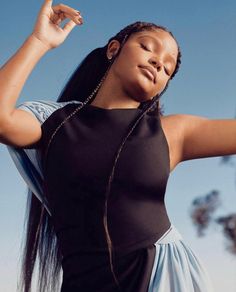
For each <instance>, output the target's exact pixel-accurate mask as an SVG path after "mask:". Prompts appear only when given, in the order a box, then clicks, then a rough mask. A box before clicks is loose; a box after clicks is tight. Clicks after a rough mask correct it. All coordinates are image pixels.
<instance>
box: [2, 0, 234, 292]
mask: <svg viewBox="0 0 236 292" xmlns="http://www.w3.org/2000/svg"><path fill="white" fill-rule="evenodd" d="M66 18H68V19H69V21H68V23H67V24H65V26H64V27H63V28H61V27H60V26H59V25H60V23H61V21H63V20H64V19H66ZM82 23H83V19H82V17H81V14H80V12H79V11H76V10H75V9H73V8H71V7H69V6H67V5H64V4H59V5H55V6H52V1H51V0H45V2H44V4H43V5H42V8H41V10H40V12H39V15H38V18H37V22H36V24H35V27H34V29H33V31H32V33H31V34H30V36H29V37H28V38H27V40H26V41H25V42H24V44H23V45H22V47H21V48H20V49H19V50H18V51H17V53H16V54H15V55H14V56H12V58H11V59H10V60H9V61H8V62H7V63H6V64H5V65H4V66H3V67H2V68H1V70H0V88H1V91H0V142H1V143H3V144H5V145H7V148H8V150H9V152H10V154H11V157H12V158H13V160H14V162H15V164H16V166H17V168H18V170H19V172H20V174H21V175H22V177H23V178H24V180H25V181H26V183H27V185H28V187H29V201H28V202H29V206H28V229H27V235H26V242H25V251H24V257H23V269H22V283H21V287H20V289H21V290H20V291H24V292H26V291H27V292H28V291H30V286H31V279H32V274H33V271H34V267H35V263H36V259H37V256H38V259H39V289H38V290H39V291H61V292H77V291H82V292H90V291H93V292H94V291H96V292H115V291H124V292H157V291H158V292H211V291H213V287H212V283H211V280H210V279H209V276H208V272H207V271H206V270H205V268H204V265H203V263H202V262H201V260H200V259H199V258H198V257H197V256H196V255H195V253H194V252H193V251H192V250H191V248H190V247H189V246H188V245H187V244H186V243H185V242H184V239H183V238H182V236H181V234H180V233H179V232H178V230H177V229H176V228H175V226H174V225H173V224H172V223H171V222H170V220H169V218H168V215H167V211H166V208H165V202H164V196H165V190H166V185H167V182H168V177H169V174H170V172H171V171H172V170H173V169H174V168H175V166H176V165H177V164H178V163H180V162H183V161H185V160H189V159H196V158H200V157H201V158H202V157H211V156H221V155H228V154H236V121H235V120H209V119H207V118H203V117H199V116H192V115H183V114H173V115H168V116H164V115H163V113H162V112H161V109H160V103H159V102H160V97H161V95H162V94H163V93H164V92H165V90H166V89H167V87H168V84H169V82H170V80H171V79H172V78H173V77H174V76H175V74H176V73H177V71H178V69H179V65H180V63H181V52H180V49H179V45H178V43H177V41H176V39H175V38H174V36H173V35H172V33H171V32H169V31H168V30H167V29H166V28H164V27H162V26H158V25H156V24H153V23H147V22H135V23H133V24H130V25H129V26H127V27H125V28H124V29H122V30H121V31H120V32H118V33H117V34H116V35H115V36H114V37H112V38H111V39H110V40H109V41H108V42H107V44H106V45H105V46H104V47H101V48H97V49H95V50H93V51H92V52H91V53H90V54H88V56H87V57H86V58H85V59H84V60H83V61H82V62H81V64H79V66H78V67H77V69H76V70H75V72H74V73H73V74H72V76H71V78H70V79H69V81H68V82H67V84H66V86H65V87H64V89H63V90H62V93H61V94H60V96H59V98H58V100H57V101H48V100H38V101H27V102H24V103H22V104H20V105H19V106H18V107H16V101H17V99H18V96H19V94H20V92H21V89H22V87H23V85H24V83H25V81H26V80H27V77H28V76H29V74H30V72H31V71H32V69H33V68H34V66H35V65H36V64H37V62H38V61H39V60H40V58H41V57H42V56H43V55H44V54H45V53H46V52H48V51H49V50H52V49H53V48H56V47H58V46H59V45H60V44H61V43H63V41H64V40H65V39H66V37H67V36H68V34H69V33H70V32H71V31H72V29H73V27H74V26H75V25H76V24H78V25H80V24H82ZM61 268H62V269H61ZM61 271H63V274H62V276H63V277H62V283H60V279H59V276H60V272H61Z"/></svg>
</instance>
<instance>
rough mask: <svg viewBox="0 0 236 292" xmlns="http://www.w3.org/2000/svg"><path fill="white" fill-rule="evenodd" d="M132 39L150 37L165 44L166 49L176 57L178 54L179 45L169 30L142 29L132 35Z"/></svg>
mask: <svg viewBox="0 0 236 292" xmlns="http://www.w3.org/2000/svg"><path fill="white" fill-rule="evenodd" d="M132 39H135V40H139V39H149V40H152V41H154V42H158V43H159V44H161V45H162V46H163V48H164V49H165V50H167V51H168V53H170V54H171V55H172V56H173V57H175V59H176V58H177V55H178V45H177V43H176V41H175V39H174V38H173V37H172V36H171V35H170V33H169V32H167V31H164V30H163V29H156V30H155V31H148V30H145V31H140V32H137V33H134V34H133V35H132Z"/></svg>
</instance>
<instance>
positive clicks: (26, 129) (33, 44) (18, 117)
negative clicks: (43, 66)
mask: <svg viewBox="0 0 236 292" xmlns="http://www.w3.org/2000/svg"><path fill="white" fill-rule="evenodd" d="M48 50H49V48H48V47H47V46H46V45H45V44H43V43H42V42H41V41H40V40H39V39H37V38H36V37H34V36H33V35H30V36H29V37H28V38H27V39H26V41H25V42H24V43H23V45H22V46H21V47H20V49H19V50H18V51H17V52H16V53H15V54H14V55H13V56H12V57H11V58H10V59H9V60H8V61H7V63H6V64H5V65H4V66H3V67H2V68H1V69H0V142H1V143H4V144H12V143H13V144H14V145H17V144H18V145H19V146H23V145H26V144H30V143H33V142H36V141H37V140H39V139H40V137H41V127H40V123H39V122H38V121H37V119H36V118H34V116H33V115H32V114H30V113H27V112H26V111H22V110H18V109H15V105H16V101H17V99H18V97H19V95H20V92H21V90H22V88H23V86H24V84H25V82H26V80H27V78H28V76H29V74H30V73H31V71H32V70H33V68H34V66H35V65H36V64H37V62H38V61H39V60H40V58H41V57H42V56H43V55H44V54H45V53H46V52H47V51H48Z"/></svg>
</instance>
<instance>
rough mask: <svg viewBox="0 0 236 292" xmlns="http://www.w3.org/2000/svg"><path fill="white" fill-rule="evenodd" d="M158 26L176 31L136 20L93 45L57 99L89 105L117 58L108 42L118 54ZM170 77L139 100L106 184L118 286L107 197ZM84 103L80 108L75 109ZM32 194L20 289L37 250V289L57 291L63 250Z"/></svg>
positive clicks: (24, 288)
mask: <svg viewBox="0 0 236 292" xmlns="http://www.w3.org/2000/svg"><path fill="white" fill-rule="evenodd" d="M157 29H161V30H164V31H166V32H168V33H169V34H170V35H171V36H172V37H173V38H174V36H173V34H172V33H171V32H170V31H169V30H167V28H165V27H163V26H159V25H156V24H154V23H150V22H141V21H137V22H135V23H132V24H130V25H128V26H126V27H124V28H123V29H122V30H121V31H119V32H118V33H117V34H116V35H115V36H113V37H111V38H110V39H109V41H108V42H107V44H106V45H105V46H103V47H99V48H96V49H94V50H93V51H91V52H90V53H89V54H88V55H87V56H86V57H85V58H84V59H83V60H82V62H81V63H80V64H79V65H78V66H77V68H76V69H75V70H74V72H73V73H72V74H71V76H70V77H69V80H68V81H67V82H66V84H65V86H64V88H63V89H62V91H61V93H60V95H59V97H58V99H57V101H58V102H64V101H70V100H78V101H81V102H83V105H82V107H83V106H86V104H87V103H88V102H91V101H92V100H93V99H94V98H95V96H96V93H97V91H98V90H99V88H100V86H101V84H102V82H103V81H104V79H105V78H106V76H107V73H108V71H109V68H110V67H111V65H112V64H113V62H114V59H113V60H111V61H109V60H108V59H107V55H106V52H107V48H108V44H109V43H110V42H111V41H112V40H118V41H119V42H120V44H121V46H120V48H119V51H118V53H117V54H116V58H117V56H118V55H119V54H120V51H121V50H122V47H123V46H124V44H125V42H126V41H127V40H128V38H129V37H130V36H131V35H132V34H134V33H137V32H141V31H155V30H157ZM174 39H175V38H174ZM176 43H177V46H178V55H177V63H176V67H175V70H174V72H173V73H172V75H171V77H170V79H169V81H170V80H171V79H173V78H174V76H175V75H176V73H177V72H178V70H179V66H180V64H181V51H180V48H179V45H178V42H177V41H176ZM91 68H92V70H91ZM169 81H168V82H167V84H166V87H165V89H164V90H163V91H162V92H161V94H157V95H156V96H154V97H153V98H152V100H148V101H145V102H141V103H140V105H139V108H140V109H142V111H141V114H140V115H139V116H138V117H137V118H136V120H135V121H134V123H133V124H132V125H131V127H130V129H129V131H128V133H127V135H126V136H125V137H124V138H123V140H122V142H121V144H120V146H119V149H118V150H117V153H116V155H115V159H114V163H113V167H112V169H111V172H110V175H109V179H108V184H107V187H106V196H105V198H106V201H105V206H104V214H103V224H104V229H105V234H106V240H107V245H108V251H109V260H110V265H111V272H112V274H113V277H114V280H115V282H116V284H117V286H118V288H119V289H120V285H119V283H118V280H117V277H116V275H115V273H114V268H113V264H112V241H111V238H110V235H109V230H108V224H107V200H108V197H109V194H110V189H111V183H112V180H113V177H114V171H115V167H116V164H117V161H118V159H119V156H120V153H121V151H122V149H123V147H124V145H125V142H126V141H127V139H128V137H129V135H130V134H131V133H132V132H133V130H134V129H135V127H136V125H137V124H138V123H139V121H140V120H141V119H142V117H143V116H144V115H145V114H146V113H147V112H150V113H151V114H158V115H163V112H162V109H161V107H160V97H161V95H162V94H163V93H164V92H165V91H166V90H167V87H168V85H169ZM91 92H92V93H91ZM88 96H89V97H88ZM82 107H79V108H77V109H76V112H77V111H78V110H79V109H81V108H82ZM32 194H33V193H32ZM32 194H31V196H29V199H28V206H27V208H28V218H27V219H28V221H27V224H28V225H27V234H26V241H25V247H24V261H23V266H22V275H23V279H22V284H21V285H22V288H21V290H20V291H24V292H29V291H30V286H31V281H32V275H33V270H34V266H35V260H36V254H37V251H38V252H39V262H38V264H39V273H38V286H39V290H38V291H40V292H45V291H57V285H58V282H59V281H58V279H59V276H60V275H59V274H60V267H61V263H62V254H61V251H60V248H59V245H58V242H57V238H56V234H55V230H54V226H53V224H52V220H51V218H50V216H49V214H48V213H47V212H45V210H44V208H43V207H42V206H41V204H40V202H39V201H38V200H37V199H36V197H35V196H32Z"/></svg>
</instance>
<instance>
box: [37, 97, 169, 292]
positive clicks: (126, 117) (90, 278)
mask: <svg viewBox="0 0 236 292" xmlns="http://www.w3.org/2000/svg"><path fill="white" fill-rule="evenodd" d="M77 107H78V104H73V103H70V104H67V105H65V106H63V107H62V108H59V109H57V110H55V111H54V112H53V113H52V114H51V115H50V117H49V118H48V119H47V120H46V121H45V122H44V123H43V124H42V125H41V128H42V139H41V148H40V149H41V153H42V162H43V171H44V178H45V185H44V190H45V194H46V196H47V199H48V202H49V205H50V208H51V211H52V221H53V224H54V227H55V231H56V235H57V238H58V243H59V246H60V249H61V251H62V254H63V261H62V268H63V283H62V287H61V292H77V291H82V292H90V291H91V292H94V291H96V292H116V291H120V290H118V288H117V286H116V283H115V280H114V278H113V276H112V273H111V268H110V261H109V253H108V247H107V241H106V235H105V229H104V225H103V212H104V204H105V191H106V186H107V184H108V179H109V175H110V173H111V170H112V166H113V163H114V159H115V155H116V153H117V150H118V148H119V146H120V144H121V142H122V140H123V138H124V137H125V136H126V135H127V133H128V131H129V130H130V127H131V125H133V123H134V121H135V120H136V118H137V116H139V115H140V114H141V109H138V108H137V109H134V108H132V109H104V108H100V107H97V106H94V105H90V104H88V105H85V106H84V107H83V108H82V109H80V110H79V111H78V112H77V113H76V114H74V115H73V116H71V117H70V118H69V119H68V120H67V121H66V122H65V123H64V124H63V125H62V126H61V127H60V129H59V130H58V131H57V132H56V134H55V135H54V136H53V138H52V135H53V134H54V133H55V130H56V128H57V127H58V126H59V125H60V124H61V123H62V122H63V121H64V120H65V118H66V117H68V116H69V115H70V114H71V113H72V112H73V111H74V110H75V109H76V108H77ZM50 140H51V141H50ZM49 141H50V146H49V148H48V152H47V156H46V150H47V146H48V143H49ZM169 173H170V166H169V148H168V144H167V140H166V138H165V135H164V132H163V130H162V127H161V122H160V117H159V116H158V115H157V114H151V113H146V114H145V115H144V116H143V118H142V119H141V120H140V121H139V123H138V124H137V125H136V127H135V129H134V130H133V132H132V133H131V135H130V136H129V138H128V139H127V140H126V143H125V145H124V147H123V149H122V151H121V153H120V156H119V159H118V161H117V164H116V168H115V172H114V178H113V181H112V184H111V189H110V195H109V198H108V205H107V221H108V230H109V234H110V237H111V241H112V245H113V266H114V271H115V274H116V276H117V278H118V281H119V284H120V287H121V288H122V289H121V291H124V292H146V291H147V289H148V283H149V280H150V277H151V271H152V266H153V262H154V257H155V246H154V245H153V243H155V242H156V241H157V240H158V239H159V238H160V237H161V235H162V234H164V233H165V231H166V230H167V229H168V228H169V227H170V225H171V223H170V221H169V218H168V215H167V212H166V208H165V202H164V196H165V190H166V185H167V181H168V177H169Z"/></svg>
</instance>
